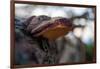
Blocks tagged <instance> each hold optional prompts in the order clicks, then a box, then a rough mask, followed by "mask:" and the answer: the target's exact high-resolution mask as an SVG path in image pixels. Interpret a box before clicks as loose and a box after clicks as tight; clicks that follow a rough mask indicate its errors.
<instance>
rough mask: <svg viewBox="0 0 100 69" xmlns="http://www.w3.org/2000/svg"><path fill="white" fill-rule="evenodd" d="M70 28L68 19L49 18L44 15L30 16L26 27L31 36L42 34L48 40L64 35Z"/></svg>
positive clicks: (71, 25) (70, 24) (70, 23)
mask: <svg viewBox="0 0 100 69" xmlns="http://www.w3.org/2000/svg"><path fill="white" fill-rule="evenodd" d="M28 20H29V19H28ZM26 22H28V21H26ZM27 24H28V23H27ZM72 29H73V24H72V22H71V20H70V19H67V18H64V17H52V18H51V17H48V16H45V15H41V16H35V17H33V18H32V17H31V21H29V24H28V25H27V28H26V30H27V31H30V32H31V34H32V35H33V36H35V37H38V36H43V37H45V38H47V39H49V40H55V39H57V38H58V37H60V36H64V35H66V34H68V32H69V31H71V30H72Z"/></svg>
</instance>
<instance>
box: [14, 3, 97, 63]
mask: <svg viewBox="0 0 100 69" xmlns="http://www.w3.org/2000/svg"><path fill="white" fill-rule="evenodd" d="M33 15H35V16H40V15H47V16H50V17H65V18H69V19H71V20H72V22H73V24H74V25H76V26H77V27H75V28H74V29H73V30H72V31H70V32H69V34H67V35H65V36H64V37H60V38H58V39H56V40H55V42H56V45H57V49H58V50H59V52H61V54H60V55H59V57H60V59H59V63H66V62H67V63H73V62H84V61H87V62H93V58H94V47H95V46H94V40H95V39H94V34H95V31H94V25H95V21H94V19H95V9H94V8H86V7H67V6H48V5H34V4H31V5H30V4H15V19H18V20H21V21H24V20H25V19H27V18H28V17H30V16H33Z"/></svg>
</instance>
